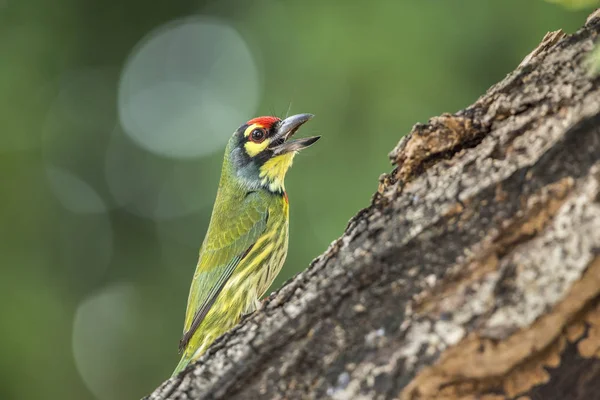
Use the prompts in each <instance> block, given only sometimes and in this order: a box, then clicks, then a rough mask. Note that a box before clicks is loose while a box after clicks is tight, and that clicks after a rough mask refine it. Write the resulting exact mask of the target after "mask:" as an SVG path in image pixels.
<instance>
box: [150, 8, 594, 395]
mask: <svg viewBox="0 0 600 400" xmlns="http://www.w3.org/2000/svg"><path fill="white" fill-rule="evenodd" d="M599 32H600V18H597V17H596V16H590V18H589V19H588V21H587V23H586V25H585V26H584V27H583V28H582V29H580V30H579V31H578V32H576V33H574V34H573V35H568V36H567V35H564V34H563V33H562V32H560V31H558V32H553V33H550V34H548V35H546V37H545V38H544V41H543V42H542V44H540V46H539V47H538V48H537V49H535V50H534V51H533V52H532V53H531V54H530V55H529V56H528V57H527V58H526V59H525V60H524V61H523V63H522V64H521V65H520V66H519V67H518V68H517V69H516V70H515V71H514V72H512V73H511V74H510V75H508V76H507V77H506V78H505V79H504V80H503V81H501V82H499V83H498V84H496V85H495V86H493V87H492V88H490V89H489V90H488V91H487V93H485V94H484V95H483V96H481V97H480V98H479V99H478V100H477V101H476V102H475V103H474V104H473V105H471V106H470V107H468V108H466V109H464V110H461V111H459V112H457V113H455V114H452V115H451V114H445V115H442V116H439V117H435V118H432V119H431V120H430V121H429V122H428V123H426V124H418V125H415V127H414V128H413V129H412V131H411V132H410V134H408V135H407V136H406V137H404V138H403V139H402V140H401V141H400V143H399V144H398V146H397V147H396V148H395V149H394V150H393V151H392V152H391V154H390V158H391V159H392V162H393V163H394V164H395V165H396V168H395V169H394V170H393V171H392V172H391V173H390V174H386V175H384V176H382V177H381V179H380V186H379V190H378V192H377V193H376V194H375V195H374V197H373V200H372V204H371V205H370V206H369V207H368V208H366V209H364V210H361V211H360V212H359V213H358V214H357V215H356V216H355V217H354V218H353V219H352V220H351V221H350V223H349V225H348V227H347V229H346V231H345V232H344V234H343V236H342V237H341V238H340V239H338V240H337V241H335V242H334V243H333V244H332V245H331V246H330V248H329V249H328V250H327V251H326V252H325V253H324V254H322V255H321V256H319V257H318V258H317V259H316V260H314V261H313V262H312V263H311V265H310V267H309V268H308V269H307V270H306V271H304V272H303V273H301V274H299V275H297V276H296V277H295V278H294V279H292V280H291V281H290V282H288V283H287V284H286V285H285V286H284V287H283V288H281V289H280V290H279V291H278V292H277V293H276V295H274V296H273V297H272V298H270V299H269V301H268V302H267V303H266V305H265V307H264V308H263V309H262V310H259V311H257V312H255V313H254V314H252V315H250V316H248V317H247V318H245V319H244V320H243V321H242V323H240V324H239V325H238V326H237V327H236V328H234V329H233V330H232V331H230V332H229V333H227V334H225V335H224V336H223V337H221V338H220V339H219V340H218V341H217V342H215V344H214V345H213V346H212V347H211V348H210V350H209V351H208V352H207V353H206V354H205V355H204V356H203V357H202V358H201V359H200V360H199V362H197V363H196V364H194V365H193V366H191V367H190V368H188V369H187V370H186V371H184V372H183V373H182V374H180V376H178V377H176V378H172V379H170V380H168V381H167V382H165V383H164V384H162V385H161V386H160V387H159V388H158V389H157V390H156V391H155V392H154V393H152V394H151V395H149V397H148V398H149V399H152V400H163V399H263V398H264V399H324V398H331V399H392V398H394V399H403V400H408V399H411V400H417V399H418V400H425V399H436V400H440V399H441V400H443V399H488V400H493V399H544V400H553V399H557V400H559V399H560V400H566V399H582V400H583V399H585V400H590V399H600V85H599V82H600V80H599V79H596V78H593V77H591V76H589V75H588V73H587V67H586V63H585V60H586V57H587V54H588V53H589V52H590V50H591V49H592V48H593V43H594V41H595V38H596V36H597V35H598V33H599Z"/></svg>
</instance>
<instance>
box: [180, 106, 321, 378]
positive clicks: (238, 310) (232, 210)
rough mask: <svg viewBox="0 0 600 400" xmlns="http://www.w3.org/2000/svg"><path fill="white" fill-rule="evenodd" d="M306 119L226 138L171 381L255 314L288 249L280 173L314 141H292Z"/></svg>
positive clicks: (255, 122)
mask: <svg viewBox="0 0 600 400" xmlns="http://www.w3.org/2000/svg"><path fill="white" fill-rule="evenodd" d="M311 118H312V115H311V114H299V115H294V116H292V117H289V118H286V119H284V120H281V119H279V118H276V117H259V118H254V119H252V120H250V121H248V122H247V123H245V124H244V125H242V126H241V127H240V128H239V129H237V130H236V131H235V132H234V134H233V136H232V137H231V139H230V140H229V142H228V144H227V147H226V149H225V159H224V161H223V166H222V169H221V180H220V182H219V188H218V191H217V198H216V200H215V205H214V208H213V212H212V216H211V219H210V223H209V226H208V231H207V233H206V236H205V237H204V242H203V243H202V247H201V248H200V256H199V259H198V264H197V266H196V271H195V273H194V277H193V280H192V284H191V288H190V293H189V296H188V302H187V311H186V315H185V324H184V330H183V331H184V333H183V337H182V339H181V340H180V342H179V350H180V352H181V351H183V355H182V357H181V361H180V362H179V364H178V365H177V367H176V368H175V371H174V372H173V375H175V374H177V373H178V372H180V371H181V370H183V369H184V368H185V367H186V366H187V365H188V364H189V363H190V362H191V361H194V360H196V359H198V358H199V357H200V356H201V355H202V353H203V352H204V351H206V349H207V347H208V346H209V345H210V344H211V343H212V342H213V341H214V340H215V339H217V338H218V337H219V336H220V335H221V334H223V333H224V332H226V331H227V330H229V329H230V328H232V327H233V326H234V325H235V324H236V323H237V322H238V321H239V319H240V317H241V316H242V315H244V314H247V313H250V312H252V311H253V310H255V309H256V308H257V307H258V306H259V305H260V302H259V299H260V297H261V296H262V295H263V294H264V293H265V291H266V290H267V289H268V288H269V286H270V285H271V283H273V280H274V279H275V277H276V276H277V274H278V273H279V271H280V270H281V267H282V266H283V263H284V261H285V258H286V255H287V248H288V218H289V205H288V197H287V194H286V191H285V185H284V179H285V175H286V172H287V171H288V169H289V168H290V166H291V165H292V160H293V159H294V156H295V154H296V153H297V152H298V151H300V150H302V149H304V148H306V147H308V146H310V145H311V144H313V143H314V142H316V141H317V140H318V139H319V136H314V137H309V138H302V139H291V137H292V136H293V135H294V133H295V132H296V131H297V130H298V128H299V127H300V126H301V125H302V124H304V123H305V122H306V121H308V120H309V119H311Z"/></svg>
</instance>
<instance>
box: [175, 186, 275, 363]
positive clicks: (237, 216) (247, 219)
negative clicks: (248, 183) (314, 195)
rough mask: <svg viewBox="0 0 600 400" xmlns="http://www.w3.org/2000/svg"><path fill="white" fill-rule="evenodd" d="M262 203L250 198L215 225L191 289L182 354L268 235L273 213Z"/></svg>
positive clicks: (257, 198) (209, 232) (211, 230)
mask: <svg viewBox="0 0 600 400" xmlns="http://www.w3.org/2000/svg"><path fill="white" fill-rule="evenodd" d="M260 200H261V199H260V197H259V196H257V195H254V194H253V193H252V194H249V195H248V196H246V198H245V199H244V201H243V203H242V204H238V205H237V206H236V207H234V208H235V209H236V210H237V212H231V210H230V212H229V213H228V215H227V216H221V218H219V216H217V218H216V219H215V220H214V221H211V226H210V227H209V231H208V232H207V235H206V239H205V241H204V244H203V245H202V249H201V250H200V257H199V260H198V266H197V268H196V272H195V274H194V279H193V281H192V287H191V289H190V295H189V298H188V306H187V312H186V316H185V327H184V334H183V337H182V338H181V340H180V341H179V351H182V350H183V349H185V348H186V346H187V344H188V343H189V341H190V339H191V338H192V336H193V335H194V333H195V332H196V329H198V326H200V323H201V322H202V320H203V319H204V317H206V314H207V313H208V311H209V310H210V308H211V307H212V305H213V303H214V302H215V300H216V299H217V296H218V295H219V293H220V292H221V290H222V289H223V287H224V286H225V284H226V283H227V280H228V279H229V278H230V277H231V275H232V274H233V271H234V270H235V267H237V265H238V264H239V262H240V261H241V260H242V259H243V258H244V257H245V256H246V255H247V254H248V252H249V251H250V250H251V249H252V246H253V245H254V243H256V241H257V240H258V238H259V237H260V236H261V235H262V234H263V233H264V231H265V229H266V226H267V219H268V216H269V211H268V207H267V206H266V204H264V202H261V201H260ZM215 211H217V210H215ZM217 212H218V211H217Z"/></svg>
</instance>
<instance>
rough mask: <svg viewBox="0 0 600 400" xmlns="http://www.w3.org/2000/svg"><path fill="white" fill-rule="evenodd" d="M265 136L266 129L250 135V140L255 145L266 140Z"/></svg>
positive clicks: (254, 131)
mask: <svg viewBox="0 0 600 400" xmlns="http://www.w3.org/2000/svg"><path fill="white" fill-rule="evenodd" d="M265 136H266V135H265V131H264V129H255V130H253V131H252V132H251V133H250V140H252V141H253V142H254V143H260V142H262V141H263V140H265Z"/></svg>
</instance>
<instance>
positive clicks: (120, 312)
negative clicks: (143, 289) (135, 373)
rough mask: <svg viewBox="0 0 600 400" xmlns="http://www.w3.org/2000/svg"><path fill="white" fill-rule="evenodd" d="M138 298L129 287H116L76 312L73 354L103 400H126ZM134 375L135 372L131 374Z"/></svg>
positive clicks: (88, 301)
mask: <svg viewBox="0 0 600 400" xmlns="http://www.w3.org/2000/svg"><path fill="white" fill-rule="evenodd" d="M137 301H138V295H137V292H136V290H135V288H134V287H133V286H132V285H129V284H123V283H121V284H115V285H113V286H109V287H107V288H105V289H104V290H102V291H101V292H99V293H96V294H93V295H91V296H90V297H88V298H87V299H85V300H84V301H83V302H82V303H81V304H80V305H79V307H78V308H77V311H76V312H75V319H74V323H73V355H74V357H75V365H76V367H77V371H78V372H79V374H80V375H81V377H82V379H83V381H84V382H85V384H86V386H87V387H88V389H89V390H90V391H91V392H92V393H93V394H94V396H96V397H97V398H98V399H100V400H109V399H119V398H123V395H122V393H123V389H124V387H123V386H124V385H126V384H127V379H128V376H129V374H128V368H131V367H132V364H135V363H132V362H124V360H126V359H127V358H126V357H125V358H124V357H123V354H125V353H127V350H128V349H127V344H128V343H130V341H131V340H132V338H131V335H132V333H133V332H134V329H133V328H132V326H133V324H134V323H135V320H136V315H137V314H138V310H137V306H136V303H137ZM129 372H131V371H129Z"/></svg>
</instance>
